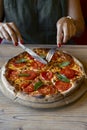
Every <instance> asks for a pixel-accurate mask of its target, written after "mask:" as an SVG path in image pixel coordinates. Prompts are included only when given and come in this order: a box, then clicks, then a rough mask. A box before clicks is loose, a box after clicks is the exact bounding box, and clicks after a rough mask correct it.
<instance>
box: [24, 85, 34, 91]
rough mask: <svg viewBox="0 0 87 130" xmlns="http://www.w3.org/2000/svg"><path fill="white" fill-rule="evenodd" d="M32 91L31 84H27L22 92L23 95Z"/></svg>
mask: <svg viewBox="0 0 87 130" xmlns="http://www.w3.org/2000/svg"><path fill="white" fill-rule="evenodd" d="M33 91H34V86H33V84H32V83H31V84H29V85H28V86H27V87H25V88H23V92H25V93H30V92H33Z"/></svg>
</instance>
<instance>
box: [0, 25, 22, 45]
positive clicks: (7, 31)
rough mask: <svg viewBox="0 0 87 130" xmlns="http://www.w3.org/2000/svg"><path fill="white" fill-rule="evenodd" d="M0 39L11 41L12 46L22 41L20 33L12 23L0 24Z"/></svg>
mask: <svg viewBox="0 0 87 130" xmlns="http://www.w3.org/2000/svg"><path fill="white" fill-rule="evenodd" d="M0 37H1V38H2V39H6V40H12V42H13V43H14V45H16V46H17V45H18V41H19V40H20V42H21V41H23V39H22V37H21V34H20V32H19V31H18V29H17V27H16V25H15V24H14V23H2V24H0Z"/></svg>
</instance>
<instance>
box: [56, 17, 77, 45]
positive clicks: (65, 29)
mask: <svg viewBox="0 0 87 130" xmlns="http://www.w3.org/2000/svg"><path fill="white" fill-rule="evenodd" d="M75 34H76V26H75V25H74V23H73V22H72V20H71V19H69V18H66V17H63V18H61V19H60V20H59V21H58V22H57V45H58V46H59V44H60V43H66V42H67V41H68V40H69V39H70V38H71V37H73V36H75Z"/></svg>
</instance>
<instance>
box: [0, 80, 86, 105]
mask: <svg viewBox="0 0 87 130" xmlns="http://www.w3.org/2000/svg"><path fill="white" fill-rule="evenodd" d="M0 90H1V91H2V93H3V94H4V95H5V96H6V97H8V98H10V99H11V100H13V101H14V102H18V103H20V104H22V105H25V106H29V107H33V108H55V107H61V106H65V105H68V104H70V103H73V102H75V101H76V100H77V99H79V98H80V97H81V96H82V95H83V94H84V93H85V92H86V91H87V80H86V79H84V81H83V83H82V84H81V85H80V86H79V87H78V88H77V89H76V90H75V91H73V92H72V93H70V94H68V95H66V96H62V95H61V96H60V98H58V100H56V101H52V102H45V103H43V102H42V103H39V102H38V103H36V102H34V101H29V100H28V99H26V98H25V99H23V98H22V97H20V96H17V95H15V94H14V92H12V91H10V90H9V89H8V88H7V87H5V86H4V84H3V82H2V81H1V78H0Z"/></svg>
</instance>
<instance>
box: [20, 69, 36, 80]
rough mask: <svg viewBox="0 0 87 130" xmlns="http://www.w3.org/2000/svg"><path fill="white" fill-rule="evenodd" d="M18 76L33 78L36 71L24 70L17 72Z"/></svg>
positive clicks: (27, 78)
mask: <svg viewBox="0 0 87 130" xmlns="http://www.w3.org/2000/svg"><path fill="white" fill-rule="evenodd" d="M19 77H23V78H24V79H26V80H33V79H35V78H36V77H37V73H36V72H35V71H33V70H29V71H24V72H22V73H20V74H19Z"/></svg>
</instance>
